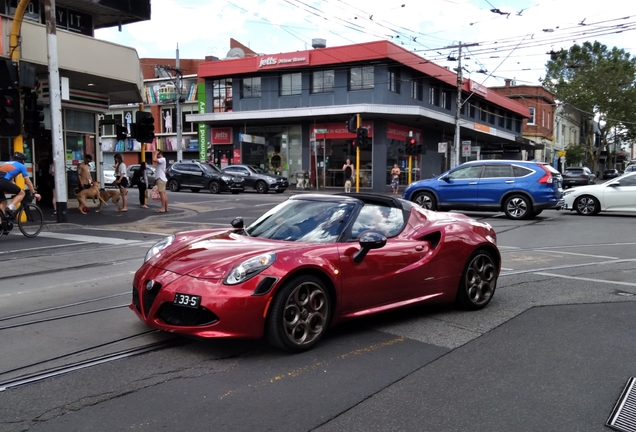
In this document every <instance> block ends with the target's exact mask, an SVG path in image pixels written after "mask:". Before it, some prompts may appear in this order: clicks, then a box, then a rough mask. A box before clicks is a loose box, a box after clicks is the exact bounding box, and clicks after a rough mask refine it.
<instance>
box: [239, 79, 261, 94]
mask: <svg viewBox="0 0 636 432" xmlns="http://www.w3.org/2000/svg"><path fill="white" fill-rule="evenodd" d="M241 97H242V98H245V99H248V98H259V97H261V78H260V77H253V78H243V82H242V86H241Z"/></svg>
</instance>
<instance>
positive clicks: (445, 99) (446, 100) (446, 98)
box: [442, 90, 451, 110]
mask: <svg viewBox="0 0 636 432" xmlns="http://www.w3.org/2000/svg"><path fill="white" fill-rule="evenodd" d="M442 108H446V109H447V110H449V109H451V94H450V92H449V91H447V90H444V91H443V92H442Z"/></svg>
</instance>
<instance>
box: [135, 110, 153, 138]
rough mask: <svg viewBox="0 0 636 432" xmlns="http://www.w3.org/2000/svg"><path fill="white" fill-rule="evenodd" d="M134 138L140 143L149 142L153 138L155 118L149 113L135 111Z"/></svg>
mask: <svg viewBox="0 0 636 432" xmlns="http://www.w3.org/2000/svg"><path fill="white" fill-rule="evenodd" d="M135 123H136V127H135V128H134V129H135V135H136V136H133V138H135V139H136V140H137V141H139V142H140V143H151V142H153V141H154V139H155V119H154V117H153V116H152V114H151V113H149V112H146V111H137V113H136V114H135Z"/></svg>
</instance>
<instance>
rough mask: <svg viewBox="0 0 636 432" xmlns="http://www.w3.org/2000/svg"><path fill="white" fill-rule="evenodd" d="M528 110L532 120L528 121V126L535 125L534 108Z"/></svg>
mask: <svg viewBox="0 0 636 432" xmlns="http://www.w3.org/2000/svg"><path fill="white" fill-rule="evenodd" d="M528 110H530V118H529V119H528V124H529V125H533V124H535V123H534V107H528Z"/></svg>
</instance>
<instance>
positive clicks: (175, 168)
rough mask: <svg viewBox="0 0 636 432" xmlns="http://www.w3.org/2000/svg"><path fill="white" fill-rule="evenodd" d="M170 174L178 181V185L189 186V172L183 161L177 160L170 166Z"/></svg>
mask: <svg viewBox="0 0 636 432" xmlns="http://www.w3.org/2000/svg"><path fill="white" fill-rule="evenodd" d="M171 171H172V172H171V174H172V176H174V177H175V178H176V180H177V181H178V182H179V185H180V186H183V187H190V173H189V171H188V164H186V163H183V162H177V163H175V164H173V165H172V167H171Z"/></svg>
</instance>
